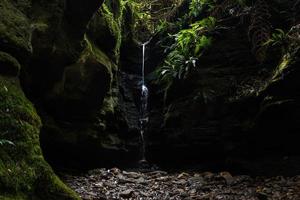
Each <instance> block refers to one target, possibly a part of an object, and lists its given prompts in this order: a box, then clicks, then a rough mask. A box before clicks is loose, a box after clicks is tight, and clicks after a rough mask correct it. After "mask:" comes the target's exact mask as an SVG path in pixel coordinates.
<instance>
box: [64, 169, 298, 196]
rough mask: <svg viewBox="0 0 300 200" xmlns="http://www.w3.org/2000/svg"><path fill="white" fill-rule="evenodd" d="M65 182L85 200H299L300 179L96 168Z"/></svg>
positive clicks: (222, 173)
mask: <svg viewBox="0 0 300 200" xmlns="http://www.w3.org/2000/svg"><path fill="white" fill-rule="evenodd" d="M63 178H64V180H65V182H66V183H67V184H68V185H69V186H70V187H71V188H72V189H74V190H75V191H76V192H77V193H78V194H79V195H80V196H81V197H82V199H83V200H101V199H109V200H114V199H118V200H119V199H120V200H122V199H132V200H190V199H199V200H224V199H226V200H228V199H229V200H235V199H236V200H264V199H266V200H269V199H270V200H288V199H291V200H299V199H300V176H295V177H289V178H288V177H282V176H277V177H271V178H264V177H256V178H251V177H250V176H246V175H239V176H232V175H231V174H230V173H229V172H221V173H211V172H203V173H198V172H190V173H187V172H182V173H168V172H165V171H150V172H138V171H134V170H132V171H122V170H120V169H118V168H113V169H108V170H107V169H96V170H92V171H90V172H89V173H88V174H86V175H83V176H74V175H67V176H64V177H63Z"/></svg>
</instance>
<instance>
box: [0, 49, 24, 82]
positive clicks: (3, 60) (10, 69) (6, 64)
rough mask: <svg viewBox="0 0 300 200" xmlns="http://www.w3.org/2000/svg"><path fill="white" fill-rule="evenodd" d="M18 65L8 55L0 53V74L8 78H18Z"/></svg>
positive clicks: (19, 66) (19, 67)
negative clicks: (8, 76)
mask: <svg viewBox="0 0 300 200" xmlns="http://www.w3.org/2000/svg"><path fill="white" fill-rule="evenodd" d="M20 69H21V65H20V63H19V62H18V61H17V60H16V59H15V58H14V57H12V56H11V55H9V54H8V53H5V52H2V51H0V73H1V74H5V75H10V76H18V75H19V73H20Z"/></svg>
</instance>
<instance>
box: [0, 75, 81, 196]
mask: <svg viewBox="0 0 300 200" xmlns="http://www.w3.org/2000/svg"><path fill="white" fill-rule="evenodd" d="M40 127H41V120H40V118H39V116H38V115H37V114H36V111H35V109H34V107H33V105H32V104H31V103H30V102H29V101H28V100H27V99H26V97H25V96H24V94H23V92H22V90H21V89H20V86H19V82H18V80H17V79H14V78H7V77H2V76H0V138H2V139H7V140H10V141H13V143H14V144H15V146H1V147H0V194H1V195H2V196H1V197H2V198H1V199H45V200H47V199H49V200H50V199H70V200H71V199H79V198H78V197H77V195H76V194H75V193H74V192H73V191H71V190H70V189H68V188H67V187H66V186H65V185H64V184H63V183H62V182H61V181H60V180H59V179H58V178H57V177H56V176H55V174H54V173H53V171H52V169H51V168H50V166H49V165H48V164H47V163H46V162H45V160H44V158H43V156H42V152H41V149H40V144H39V130H40Z"/></svg>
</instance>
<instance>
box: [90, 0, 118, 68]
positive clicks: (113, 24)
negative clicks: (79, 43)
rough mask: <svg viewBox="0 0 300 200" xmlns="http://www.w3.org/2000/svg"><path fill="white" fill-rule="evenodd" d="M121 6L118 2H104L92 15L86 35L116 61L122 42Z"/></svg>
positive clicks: (115, 0)
mask: <svg viewBox="0 0 300 200" xmlns="http://www.w3.org/2000/svg"><path fill="white" fill-rule="evenodd" d="M122 13H123V4H122V2H121V1H119V0H114V1H106V2H105V4H103V5H102V7H101V8H100V9H99V10H98V11H97V12H96V13H95V14H94V16H93V18H92V20H91V21H90V23H89V26H88V31H87V35H88V36H89V38H91V39H92V40H93V41H95V44H96V45H97V46H98V47H99V48H101V49H102V50H103V51H105V52H107V54H108V55H109V56H110V57H111V58H113V59H114V60H115V62H117V61H118V58H119V51H120V46H121V40H122V16H123V15H122Z"/></svg>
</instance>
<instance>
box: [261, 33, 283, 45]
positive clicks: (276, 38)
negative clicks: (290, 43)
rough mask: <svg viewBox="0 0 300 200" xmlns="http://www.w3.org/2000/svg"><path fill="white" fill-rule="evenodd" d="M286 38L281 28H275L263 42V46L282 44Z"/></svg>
mask: <svg viewBox="0 0 300 200" xmlns="http://www.w3.org/2000/svg"><path fill="white" fill-rule="evenodd" d="M286 39H287V33H285V32H284V31H283V30H282V29H275V32H274V33H273V34H272V36H271V38H270V39H269V40H268V41H267V42H265V43H264V46H282V45H283V44H284V43H285V42H286Z"/></svg>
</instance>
